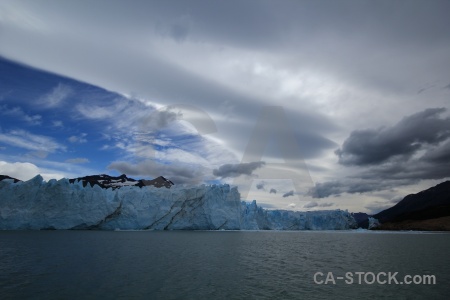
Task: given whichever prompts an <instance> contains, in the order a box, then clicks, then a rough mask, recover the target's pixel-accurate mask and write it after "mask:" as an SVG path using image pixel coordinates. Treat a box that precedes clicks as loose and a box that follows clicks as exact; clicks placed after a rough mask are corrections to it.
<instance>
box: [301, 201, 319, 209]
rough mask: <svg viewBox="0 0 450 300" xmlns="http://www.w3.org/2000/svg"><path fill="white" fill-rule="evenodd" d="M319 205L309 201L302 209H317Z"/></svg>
mask: <svg viewBox="0 0 450 300" xmlns="http://www.w3.org/2000/svg"><path fill="white" fill-rule="evenodd" d="M318 205H319V204H317V202H316V201H310V202H308V203H306V204H305V205H303V208H313V207H317V206H318Z"/></svg>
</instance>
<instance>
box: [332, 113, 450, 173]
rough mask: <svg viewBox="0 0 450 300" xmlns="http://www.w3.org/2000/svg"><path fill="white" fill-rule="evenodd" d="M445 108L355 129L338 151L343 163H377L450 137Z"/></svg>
mask: <svg viewBox="0 0 450 300" xmlns="http://www.w3.org/2000/svg"><path fill="white" fill-rule="evenodd" d="M445 110H446V109H445V108H430V109H426V110H424V111H422V112H419V113H416V114H414V115H411V116H408V117H405V118H403V119H402V120H401V121H400V122H398V123H397V124H396V125H394V126H392V127H382V128H378V129H365V130H355V131H353V132H352V133H351V134H350V136H349V137H348V138H347V140H345V142H344V144H343V145H342V147H341V148H340V149H338V150H336V152H335V153H336V154H337V155H338V156H339V163H340V164H343V165H358V166H364V165H375V164H380V163H383V162H386V161H387V160H389V159H391V158H393V157H396V156H403V157H406V158H407V157H409V156H411V155H412V154H414V153H415V152H417V151H418V150H419V149H423V146H428V145H437V144H439V143H440V142H442V141H444V140H446V139H447V138H448V137H449V136H450V118H440V115H441V114H442V113H443V112H444V111H445Z"/></svg>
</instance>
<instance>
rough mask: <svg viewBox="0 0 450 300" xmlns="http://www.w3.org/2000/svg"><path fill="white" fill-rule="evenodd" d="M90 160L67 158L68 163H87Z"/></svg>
mask: <svg viewBox="0 0 450 300" xmlns="http://www.w3.org/2000/svg"><path fill="white" fill-rule="evenodd" d="M88 162H89V159H87V158H81V157H79V158H70V159H66V163H70V164H86V163H88Z"/></svg>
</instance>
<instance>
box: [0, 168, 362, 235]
mask: <svg viewBox="0 0 450 300" xmlns="http://www.w3.org/2000/svg"><path fill="white" fill-rule="evenodd" d="M89 180H90V181H89ZM162 180H164V178H161V179H159V180H157V181H158V182H161V183H164V184H168V183H166V181H162ZM165 180H167V179H165ZM71 181H72V182H71ZM91 182H97V183H94V184H92V185H91ZM135 182H138V181H133V180H131V179H130V178H127V177H126V176H119V177H105V176H103V175H98V176H97V177H96V176H87V177H86V178H85V180H69V179H61V180H55V179H52V180H49V181H48V182H45V181H44V180H43V178H42V177H41V176H40V175H38V176H36V177H34V178H33V179H30V180H28V181H24V182H17V183H14V182H13V180H3V181H0V195H1V197H0V211H1V214H0V230H17V229H20V230H22V229H32V230H41V229H99V230H115V229H123V230H129V229H133V230H137V229H139V230H242V229H245V230H263V229H264V230H269V229H273V230H339V229H351V228H355V227H356V222H355V219H354V218H353V217H352V216H351V215H350V213H349V212H347V211H342V210H331V211H314V212H298V211H286V210H270V211H269V210H265V209H262V208H261V207H258V205H257V204H256V201H253V202H252V203H246V202H242V201H241V199H240V198H241V197H240V194H239V192H238V190H237V188H231V187H230V186H229V185H211V186H206V185H201V186H191V187H185V186H176V185H174V186H172V187H171V188H170V189H169V188H157V187H156V186H155V185H152V186H143V187H142V188H141V187H139V186H136V185H133V183H135ZM164 184H163V185H164ZM101 185H103V186H104V187H112V186H111V185H120V188H115V189H113V188H102V186H101Z"/></svg>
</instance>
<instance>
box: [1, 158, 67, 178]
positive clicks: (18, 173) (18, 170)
mask: <svg viewBox="0 0 450 300" xmlns="http://www.w3.org/2000/svg"><path fill="white" fill-rule="evenodd" d="M43 171H44V170H41V169H40V168H38V167H37V166H36V165H34V164H32V163H29V162H15V163H9V162H6V161H0V174H1V175H8V176H10V177H13V178H17V179H19V180H23V181H25V180H29V179H31V178H33V177H35V176H36V175H38V174H40V175H41V176H42V177H43V178H44V180H50V179H52V178H56V179H60V178H63V177H64V176H63V175H62V174H58V173H47V172H43Z"/></svg>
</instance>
